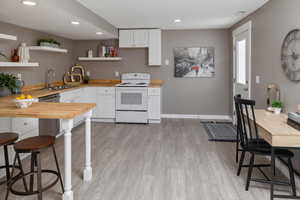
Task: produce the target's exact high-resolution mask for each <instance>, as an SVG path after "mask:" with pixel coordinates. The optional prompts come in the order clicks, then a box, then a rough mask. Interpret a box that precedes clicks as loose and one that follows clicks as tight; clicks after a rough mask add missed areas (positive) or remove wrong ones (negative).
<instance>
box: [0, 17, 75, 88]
mask: <svg viewBox="0 0 300 200" xmlns="http://www.w3.org/2000/svg"><path fill="white" fill-rule="evenodd" d="M0 33H6V34H11V35H17V36H18V40H17V41H6V40H1V41H0V51H4V52H5V54H6V55H9V56H10V55H11V52H10V51H11V50H12V49H13V48H17V47H18V46H19V45H20V43H21V42H25V43H27V45H28V46H31V45H36V43H37V40H38V39H41V38H54V39H56V40H57V41H59V42H61V43H62V46H63V48H66V49H68V50H69V52H68V53H67V54H60V53H51V52H40V51H31V52H30V56H31V61H32V62H39V64H40V66H39V67H36V68H2V67H1V68H0V72H10V73H14V74H17V73H21V74H22V79H23V80H24V81H25V84H27V85H31V84H37V83H42V82H44V81H45V73H46V71H47V69H48V68H50V67H51V68H55V70H56V79H57V80H62V76H63V74H64V73H65V72H66V70H67V69H68V68H69V67H70V66H71V65H72V63H73V60H72V58H73V57H72V49H73V45H72V43H73V42H72V40H68V39H65V38H61V37H56V36H53V35H48V34H46V33H41V32H38V31H34V30H30V29H26V28H21V27H19V26H15V25H11V24H6V23H2V22H0ZM0 60H1V61H5V60H4V59H3V58H0Z"/></svg>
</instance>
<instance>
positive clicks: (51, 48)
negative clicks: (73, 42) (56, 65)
mask: <svg viewBox="0 0 300 200" xmlns="http://www.w3.org/2000/svg"><path fill="white" fill-rule="evenodd" d="M28 48H29V50H31V51H48V52H57V53H68V50H67V49H61V48H54V47H45V46H31V47H28Z"/></svg>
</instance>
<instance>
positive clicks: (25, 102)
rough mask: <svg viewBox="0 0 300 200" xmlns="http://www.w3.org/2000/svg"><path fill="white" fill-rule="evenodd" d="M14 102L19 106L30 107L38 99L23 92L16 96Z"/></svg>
mask: <svg viewBox="0 0 300 200" xmlns="http://www.w3.org/2000/svg"><path fill="white" fill-rule="evenodd" d="M14 102H15V103H16V106H17V107H18V108H28V107H29V106H31V104H32V103H33V102H36V99H34V98H32V96H31V95H25V94H22V95H20V96H18V97H16V99H15V100H14Z"/></svg>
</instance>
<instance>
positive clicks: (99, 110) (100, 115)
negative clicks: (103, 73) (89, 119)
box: [93, 87, 116, 121]
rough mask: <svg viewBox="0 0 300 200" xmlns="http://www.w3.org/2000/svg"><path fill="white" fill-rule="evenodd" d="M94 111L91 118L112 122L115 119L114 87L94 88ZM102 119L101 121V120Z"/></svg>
mask: <svg viewBox="0 0 300 200" xmlns="http://www.w3.org/2000/svg"><path fill="white" fill-rule="evenodd" d="M96 104H97V106H96V109H95V111H94V112H95V114H94V115H93V118H95V119H96V121H97V119H98V120H100V121H114V119H115V118H116V111H115V110H116V90H115V88H114V87H101V88H100V87H99V88H96ZM101 119H102V120H101Z"/></svg>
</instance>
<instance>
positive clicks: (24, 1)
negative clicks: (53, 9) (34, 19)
mask: <svg viewBox="0 0 300 200" xmlns="http://www.w3.org/2000/svg"><path fill="white" fill-rule="evenodd" d="M21 2H22V4H24V5H26V6H36V4H37V3H36V2H34V1H28V0H23V1H21Z"/></svg>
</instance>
